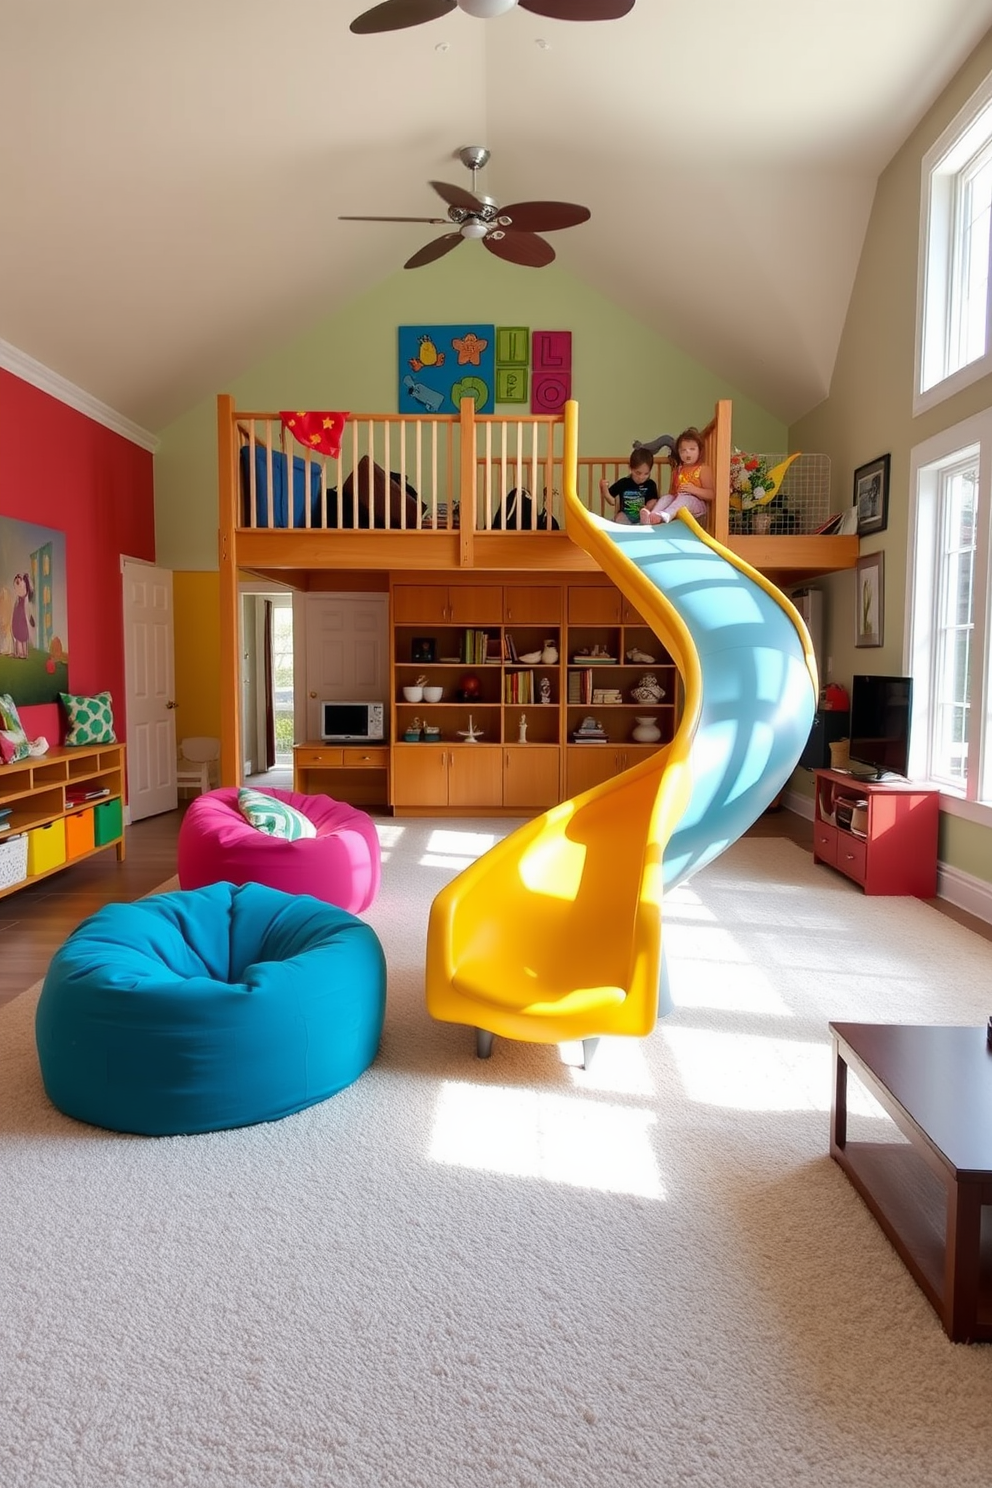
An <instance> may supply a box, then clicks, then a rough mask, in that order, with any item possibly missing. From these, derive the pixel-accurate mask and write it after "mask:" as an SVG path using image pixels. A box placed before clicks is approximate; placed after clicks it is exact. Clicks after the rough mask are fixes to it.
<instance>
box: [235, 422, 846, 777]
mask: <svg viewBox="0 0 992 1488" xmlns="http://www.w3.org/2000/svg"><path fill="white" fill-rule="evenodd" d="M571 406H572V408H573V409H574V405H571ZM217 419H218V452H219V557H220V584H221V721H222V727H221V736H222V759H221V770H222V778H223V780H224V781H226V782H227V783H234V782H236V781H238V780H240V778H241V776H240V765H239V761H240V759H241V756H242V751H241V740H240V715H239V689H238V677H239V650H240V648H239V639H238V638H239V620H238V580H239V576H240V575H245V574H250V575H253V576H257V577H259V578H268V579H271V580H273V581H274V582H278V583H280V584H286V585H289V586H290V587H292V588H293V589H296V590H299V591H308V590H310V589H315V588H322V589H327V588H328V587H329V586H328V582H327V575H328V573H329V572H333V571H337V572H342V573H343V572H348V571H351V572H355V571H361V572H365V573H369V572H374V573H378V574H382V575H384V576H388V587H389V589H390V592H391V593H392V594H394V595H395V590H396V586H397V580H399V581H400V585H401V587H402V588H404V589H405V590H406V591H407V595H408V596H409V595H410V594H411V592H412V589H411V585H412V583H413V576H415V575H423V578H424V581H425V583H426V585H427V588H428V589H430V588H432V587H433V588H436V587H437V585H438V584H441V583H443V582H444V580H445V579H446V578H447V579H449V580H450V581H451V582H452V584H455V583H465V582H466V581H467V580H468V579H469V578H473V577H474V578H476V579H480V580H481V579H482V578H483V577H484V578H485V580H486V581H489V582H487V583H486V584H485V585H484V586H483V587H484V588H486V589H488V590H489V591H490V596H481V595H480V603H483V608H482V609H480V610H479V611H478V613H477V614H476V615H475V616H474V617H472V616H468V617H467V619H469V620H471V619H472V618H475V619H476V620H477V621H478V622H479V623H480V624H483V625H485V624H494V623H495V624H499V623H500V622H501V621H502V620H503V619H504V618H505V615H504V613H500V614H494V613H493V612H491V611H487V610H486V609H485V601H486V600H487V599H488V598H491V595H492V594H493V593H495V592H496V588H497V586H503V588H504V589H505V590H506V591H507V592H510V591H511V590H512V592H514V593H516V594H517V595H519V596H522V595H523V593H524V591H525V590H527V589H530V590H531V591H532V593H536V592H537V591H538V590H539V589H541V587H542V583H541V581H542V579H543V580H545V581H548V584H549V588H548V590H546V591H545V593H546V594H547V595H548V597H549V598H550V588H551V587H554V586H555V585H557V586H558V593H559V595H560V596H561V598H560V601H559V603H560V604H562V605H563V606H564V610H563V611H562V610H559V612H558V613H559V619H560V621H561V622H566V621H567V618H568V610H569V607H570V595H571V593H572V590H573V589H574V590H576V591H581V594H580V597H581V600H582V603H583V604H584V605H586V606H588V604H589V603H590V594H591V593H592V591H595V590H596V589H598V588H601V586H602V585H603V584H605V586H606V588H608V589H610V588H611V586H609V584H608V583H606V581H604V580H603V579H602V577H601V576H602V570H601V568H600V566H599V564H597V562H596V561H595V559H594V558H593V557H591V556H590V555H589V553H587V552H586V551H584V550H583V548H581V547H580V546H578V545H577V544H576V543H574V542H573V541H572V539H571V538H570V537H569V536H568V533H567V532H566V530H565V527H566V524H565V505H566V503H565V499H564V494H563V493H565V492H566V490H567V489H568V488H569V483H570V482H571V483H572V484H573V488H574V491H575V493H576V495H577V497H578V500H579V502H580V503H581V505H582V506H583V507H584V508H585V509H586V510H588V511H590V512H592V513H594V514H596V515H599V516H602V515H604V513H603V510H602V503H601V498H600V484H599V483H600V480H601V478H603V477H605V478H606V480H607V481H610V482H612V481H613V480H615V479H616V478H617V476H618V475H620V474H624V473H626V470H627V458H626V456H624V455H610V456H578V455H576V456H575V457H574V459H573V460H572V462H571V464H572V468H571V469H568V468H567V467H566V438H565V425H566V419H565V416H564V415H532V416H527V417H523V416H519V417H518V416H514V417H505V416H479V415H477V414H476V412H475V403H474V401H473V400H472V399H471V398H465V399H463V400H462V403H461V408H460V412H459V413H458V414H452V415H442V414H427V415H424V416H421V417H410V416H407V415H399V414H355V415H352V416H350V417H349V418H348V419H347V421H346V423H345V426H344V430H343V436H342V442H341V447H340V452H339V454H338V455H337V456H332V455H318V454H313V453H312V452H311V451H309V450H307V449H305V448H304V447H303V446H302V445H300V444H298V443H297V442H296V440H295V439H294V438H293V436H292V435H291V434H289V433H287V432H286V430H285V429H284V427H283V424H282V421H281V418H280V415H279V414H278V413H275V412H271V411H246V410H239V409H237V408H236V407H235V405H234V400H233V399H232V398H231V397H229V396H227V395H221V396H220V397H219V398H218V405H217ZM702 432H703V442H704V450H703V458H704V460H705V461H706V462H707V463H708V464H710V465H711V466H712V468H713V471H714V477H715V487H716V497H715V499H714V501H713V503H712V511H711V516H710V527H711V529H712V530H711V536H712V537H713V538H715V540H716V542H717V543H718V544H720V545H721V546H722V547H723V548H725V549H726V550H727V551H728V552H729V554H731V555H734V556H735V557H736V558H739V559H743V560H744V561H745V563H746V564H748V565H749V566H750V567H751V568H753V569H755V570H757V571H758V573H760V574H762V575H764V576H766V577H767V578H768V579H770V580H771V581H772V582H773V583H774V584H775V585H777V586H778V587H779V588H781V589H784V590H788V589H789V588H793V587H797V586H799V585H801V584H804V583H806V582H808V581H809V580H811V579H813V578H815V577H817V576H819V575H822V574H825V573H830V572H835V571H838V570H841V569H848V568H854V566H855V563H856V561H857V556H858V538H857V537H856V536H836V535H829V536H828V535H823V534H821V533H818V532H817V531H816V528H817V527H819V526H822V525H823V523H824V522H825V521H826V520H827V518H828V517H829V516H830V515H831V508H830V492H829V478H827V480H826V481H825V482H824V481H822V480H821V481H820V482H819V485H818V486H817V487H816V488H815V489H814V490H813V491H812V494H811V493H810V492H809V491H808V490H806V489H804V488H803V461H802V459H800V460H799V461H797V462H796V464H795V465H794V466H793V468H792V470H791V471H790V472H789V475H788V476H787V477H786V480H785V481H784V482H783V488H782V498H781V503H780V504H778V510H777V515H776V519H775V521H773V524H772V530H771V531H770V532H768V533H764V534H757V533H755V532H752V531H743V530H741V528H742V526H743V525H745V524H744V523H743V522H742V519H741V514H740V513H739V512H735V511H734V510H733V509H732V506H731V499H730V466H731V455H732V451H733V439H732V407H731V403H730V402H729V400H722V401H720V402H719V403H718V404H717V405H716V408H715V411H714V416H713V418H712V420H711V421H710V422H709V424H707V426H706V427H705V429H704V430H703V431H702ZM815 458H819V459H820V460H822V459H823V457H815ZM667 463H668V462H667V460H666V459H660V460H659V461H658V464H659V465H660V466H664V465H666V464H667ZM290 472H291V476H290ZM656 474H658V475H659V482H658V483H659V488H660V489H662V490H665V489H667V484H668V482H667V472H664V471H660V472H656ZM514 491H526V492H528V493H532V496H533V498H535V499H530V500H527V499H525V500H523V501H521V502H519V503H518V502H514V501H513V500H512V499H510V500H508V497H510V493H511V492H514ZM270 493H271V499H270ZM404 580H406V581H407V582H406V583H403V581H404ZM535 586H536V587H535ZM384 587H385V585H384ZM476 593H477V594H478V593H479V590H478V586H477V587H476ZM616 601H617V605H618V609H617V614H616V621H617V623H618V624H620V623H622V624H624V625H625V626H629V627H631V630H630V633H629V635H628V633H627V631H626V630H624V631H623V632H622V634H623V635H624V636H625V637H626V638H627V639H630V640H633V641H635V642H636V639H637V635H638V634H639V633H641V632H639V631H638V626H640V627H642V632H643V635H644V636H645V637H646V638H647V639H650V629H649V628H647V629H643V627H644V621H643V619H642V617H641V616H640V615H638V614H637V613H636V612H635V611H634V610H632V609H631V607H630V606H629V605H628V604H627V603H626V602H625V601H623V600H622V598H621V597H620V596H616ZM393 608H394V613H393V617H392V619H393V626H394V630H393V632H392V634H393V640H394V648H395V626H396V623H397V615H396V613H395V604H394V607H393ZM576 613H579V610H578V609H576ZM598 613H601V614H602V616H603V618H604V620H605V621H606V622H607V623H611V622H612V611H611V610H610V609H609V606H608V605H607V608H606V609H604V610H602V611H601V612H596V611H595V610H593V611H590V619H592V618H593V617H594V616H595V615H596V614H598ZM552 618H553V616H552V615H550V614H549V615H548V616H547V618H542V616H541V613H540V611H535V612H534V613H533V623H534V624H535V625H536V626H537V627H538V628H539V629H540V628H541V627H542V626H543V627H544V628H546V627H547V625H548V624H550V623H551V619H552ZM586 633H588V632H586ZM619 633H620V632H618V634H619ZM562 640H563V642H564V641H565V640H567V636H566V637H562ZM635 649H636V648H635ZM401 659H402V658H400V657H399V656H397V654H396V652H395V649H394V654H393V666H392V667H391V681H392V683H393V684H394V685H393V688H392V694H393V706H394V713H393V718H392V724H393V727H392V729H391V731H390V735H391V740H392V744H391V746H390V748H389V749H387V751H386V753H387V754H388V753H390V752H391V753H392V756H393V757H394V763H395V757H396V754H397V751H401V750H402V749H403V748H404V746H403V744H402V742H397V738H398V734H397V724H398V722H399V715H398V714H397V712H396V699H397V697H398V696H399V692H398V683H399V674H398V673H397V670H396V664H397V662H399V661H401ZM409 680H413V679H412V678H410V679H409ZM562 681H563V684H564V683H565V681H566V679H565V678H563V679H562ZM497 701H501V695H500V697H499V698H497ZM555 702H556V704H557V708H556V710H555V714H556V726H555V730H554V737H553V739H552V740H550V741H548V742H551V743H557V744H559V745H561V744H564V742H565V739H566V737H567V732H568V728H569V724H570V722H571V720H570V718H569V716H568V715H567V713H564V712H563V710H564V709H565V708H566V706H567V698H566V689H565V685H563V686H562V688H561V692H560V696H556V698H555ZM543 721H544V722H545V723H547V719H546V718H544V719H543ZM506 728H507V723H506V720H504V719H502V718H500V719H499V732H498V733H497V734H496V737H495V738H494V739H493V742H494V743H498V744H504V743H508V742H509V735H508V733H507V732H506ZM411 747H414V748H415V746H411ZM625 767H626V762H621V761H620V760H619V759H618V760H617V762H616V768H617V769H622V768H625ZM558 778H559V782H560V785H559V792H558V795H557V796H556V797H555V798H556V799H558V798H561V797H563V796H564V795H565V794H567V793H570V792H569V791H568V787H569V783H570V778H569V775H568V773H567V770H559V777H558ZM390 800H391V802H392V797H390ZM424 804H425V805H427V804H431V803H430V802H424ZM433 804H437V802H434V803H433ZM476 804H478V803H476ZM503 804H507V805H512V804H513V803H512V801H511V802H504V803H503ZM533 804H534V805H535V806H537V805H541V804H548V802H547V801H543V800H535V801H534V802H533Z"/></svg>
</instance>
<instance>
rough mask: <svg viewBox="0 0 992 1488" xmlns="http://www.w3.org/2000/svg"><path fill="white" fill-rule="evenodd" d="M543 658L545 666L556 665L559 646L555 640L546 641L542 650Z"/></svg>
mask: <svg viewBox="0 0 992 1488" xmlns="http://www.w3.org/2000/svg"><path fill="white" fill-rule="evenodd" d="M541 660H542V661H543V663H544V665H545V666H554V664H555V662H556V661H557V660H558V647H557V646H556V645H555V643H554V641H545V643H544V650H543V651H542V652H541Z"/></svg>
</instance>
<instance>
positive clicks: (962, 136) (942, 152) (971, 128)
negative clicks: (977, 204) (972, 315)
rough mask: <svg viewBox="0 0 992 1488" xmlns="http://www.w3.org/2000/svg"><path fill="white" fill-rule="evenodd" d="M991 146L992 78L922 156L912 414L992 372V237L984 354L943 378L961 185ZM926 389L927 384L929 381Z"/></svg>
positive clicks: (955, 268)
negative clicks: (957, 206)
mask: <svg viewBox="0 0 992 1488" xmlns="http://www.w3.org/2000/svg"><path fill="white" fill-rule="evenodd" d="M990 143H992V74H990V75H989V77H987V78H986V79H985V81H984V83H983V84H982V85H981V87H980V88H979V89H978V90H977V91H976V92H975V93H973V94H972V96H971V98H970V99H969V100H968V102H967V103H966V104H965V106H964V108H963V109H961V111H960V113H958V114H957V115H956V117H955V118H954V119H953V120H952V121H951V123H950V124H949V125H948V126H947V128H946V129H945V130H944V132H943V134H942V135H941V136H940V138H939V139H938V140H937V141H936V142H935V143H934V144H933V145H932V146H931V147H930V149H929V150H928V151H927V153H926V154H925V155H924V157H923V164H922V179H921V184H920V246H919V258H918V270H917V290H916V357H915V364H914V369H913V414H914V417H915V415H917V414H920V413H924V412H925V411H926V410H927V409H928V408H933V407H935V406H936V405H937V404H938V403H942V402H943V401H944V400H945V399H946V398H950V397H953V396H954V394H955V393H958V392H960V391H961V390H962V388H966V387H970V385H971V384H972V383H973V382H977V381H978V379H979V378H981V377H986V376H988V375H989V373H992V234H990V241H989V250H990V254H989V256H990V273H989V286H988V292H987V299H986V314H985V354H984V356H980V357H977V358H976V359H975V361H973V362H968V363H967V364H966V365H965V366H963V367H958V368H957V369H956V370H955V371H953V372H950V373H946V374H942V373H939V372H938V371H937V369H938V368H940V367H943V366H946V360H947V350H946V348H947V342H948V338H949V336H950V334H951V329H952V325H951V319H952V304H953V301H954V299H955V274H956V273H957V272H958V271H959V269H960V263H959V254H958V252H957V248H958V244H957V242H956V235H955V220H954V219H955V211H956V201H957V186H958V181H959V177H961V176H962V175H963V174H964V172H965V170H966V168H967V167H968V166H969V164H970V163H971V162H972V161H973V160H974V158H975V156H976V155H978V154H979V152H980V151H981V150H983V149H984V148H985V147H986V146H987V145H989V144H990ZM930 379H932V381H931V382H930V386H929V387H927V388H924V386H923V384H924V380H930Z"/></svg>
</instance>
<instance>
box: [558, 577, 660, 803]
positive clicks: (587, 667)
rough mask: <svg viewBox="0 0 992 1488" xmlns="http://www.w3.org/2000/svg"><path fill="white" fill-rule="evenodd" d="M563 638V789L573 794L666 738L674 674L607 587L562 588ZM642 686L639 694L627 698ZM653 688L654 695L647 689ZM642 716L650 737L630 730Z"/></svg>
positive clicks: (638, 618) (633, 614)
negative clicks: (653, 732)
mask: <svg viewBox="0 0 992 1488" xmlns="http://www.w3.org/2000/svg"><path fill="white" fill-rule="evenodd" d="M565 644H566V652H567V657H568V660H567V664H566V683H565V692H566V708H565V737H566V740H567V743H566V746H565V781H564V790H565V795H566V796H573V795H577V794H578V793H579V792H581V791H583V790H588V789H589V788H590V787H591V786H593V785H598V784H599V783H600V782H601V781H603V780H607V779H609V778H610V777H611V776H612V775H616V774H620V773H622V771H624V770H627V769H629V768H630V767H631V766H632V765H635V764H636V763H637V762H638V760H640V759H643V758H644V757H645V756H646V755H649V754H652V753H654V751H655V750H656V749H659V748H661V747H662V746H663V745H665V744H667V743H669V742H670V740H671V739H672V737H673V736H674V733H675V728H676V724H677V721H678V718H679V714H680V710H681V680H680V678H679V674H678V671H677V669H676V666H675V663H674V662H673V660H672V658H671V657H670V656H669V654H668V652H667V651H666V650H665V648H664V647H663V646H662V644H661V642H660V641H659V640H658V638H657V636H656V635H655V634H654V632H653V631H652V629H651V627H650V626H649V625H648V624H647V622H646V621H645V620H644V618H643V616H642V615H639V614H638V613H637V611H636V610H635V609H634V608H633V606H632V605H631V604H630V603H629V601H628V600H627V599H625V597H624V596H623V595H622V594H621V593H620V592H619V590H617V589H614V588H612V587H610V588H600V589H572V590H570V591H569V595H568V624H567V628H566V633H565ZM651 679H653V681H652V680H651ZM642 686H643V690H644V695H643V696H642V697H640V698H637V697H635V696H634V690H635V688H639V687H642ZM659 689H660V691H661V694H662V695H661V697H660V698H657V697H655V696H653V695H652V694H653V693H654V692H655V691H657V690H659ZM646 718H647V719H653V720H654V722H655V724H656V726H657V728H658V734H659V737H658V739H657V741H655V742H651V743H643V742H640V741H639V739H638V738H636V737H635V730H637V731H638V732H639V733H641V732H643V730H642V729H640V728H639V724H640V722H641V721H642V720H644V719H646ZM590 725H593V726H590Z"/></svg>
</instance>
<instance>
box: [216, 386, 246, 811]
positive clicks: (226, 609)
mask: <svg viewBox="0 0 992 1488" xmlns="http://www.w3.org/2000/svg"><path fill="white" fill-rule="evenodd" d="M236 446H237V427H236V424H235V415H234V399H233V398H232V397H231V396H230V394H228V393H220V394H219V395H218V398H217V491H218V512H217V519H218V530H217V540H218V567H219V569H220V783H221V785H240V784H241V768H242V765H241V762H242V753H241V715H240V710H239V700H240V699H239V692H240V689H239V679H240V677H241V664H240V656H239V651H240V647H239V645H238V632H239V621H238V569H237V562H236V559H235V548H234V530H235V527H236V526H237V498H236V493H237V476H236V461H237V449H236Z"/></svg>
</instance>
